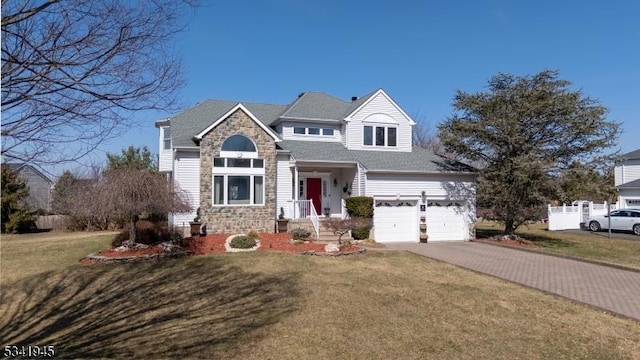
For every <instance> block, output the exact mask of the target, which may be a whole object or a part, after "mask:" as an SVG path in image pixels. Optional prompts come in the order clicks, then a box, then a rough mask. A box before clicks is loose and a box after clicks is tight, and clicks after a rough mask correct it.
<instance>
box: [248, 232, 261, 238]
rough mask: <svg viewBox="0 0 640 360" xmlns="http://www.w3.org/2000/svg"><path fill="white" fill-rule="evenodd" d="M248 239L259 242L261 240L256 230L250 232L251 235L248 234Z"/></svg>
mask: <svg viewBox="0 0 640 360" xmlns="http://www.w3.org/2000/svg"><path fill="white" fill-rule="evenodd" d="M247 237H249V238H250V239H253V240H258V239H259V238H260V236H259V235H258V232H257V231H255V230H251V231H249V233H248V234H247Z"/></svg>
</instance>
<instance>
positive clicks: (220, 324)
mask: <svg viewBox="0 0 640 360" xmlns="http://www.w3.org/2000/svg"><path fill="white" fill-rule="evenodd" d="M298 296H299V291H298V277H297V276H295V275H283V276H267V275H262V274H252V273H246V272H244V271H242V270H241V269H239V268H238V267H232V266H229V265H226V264H225V262H224V261H223V260H217V259H212V258H207V259H197V260H193V259H190V260H173V261H164V262H158V263H139V264H134V265H120V266H89V267H73V268H69V269H67V270H65V271H57V272H48V273H43V274H39V275H37V276H32V277H29V278H26V279H23V280H20V281H17V282H15V283H12V284H6V285H5V286H3V291H2V294H0V303H1V304H3V305H2V309H1V310H0V339H3V344H5V345H7V344H12V345H19V344H22V345H45V344H46V345H49V344H51V345H54V346H55V348H56V355H57V356H61V357H64V358H78V357H80V358H96V357H118V358H121V357H149V358H159V357H169V358H178V357H180V358H182V357H208V358H211V357H213V358H215V357H216V356H215V354H216V353H217V351H218V350H220V351H223V352H224V351H225V350H228V348H229V347H232V346H233V345H234V344H236V345H237V341H239V340H237V339H236V338H237V337H238V338H239V337H241V336H243V335H246V334H247V333H248V332H250V331H251V330H254V329H257V328H260V327H263V326H266V325H269V324H273V323H275V322H277V321H278V320H279V319H281V318H282V317H284V316H286V315H287V313H289V312H291V311H292V310H294V309H295V308H296V301H295V300H296V298H297V297H298ZM245 342H246V340H245Z"/></svg>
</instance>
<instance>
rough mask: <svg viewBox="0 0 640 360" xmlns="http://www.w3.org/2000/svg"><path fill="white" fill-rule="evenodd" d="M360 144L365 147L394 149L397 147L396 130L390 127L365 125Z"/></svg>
mask: <svg viewBox="0 0 640 360" xmlns="http://www.w3.org/2000/svg"><path fill="white" fill-rule="evenodd" d="M362 143H363V144H364V145H365V146H374V144H375V146H379V147H396V146H397V145H398V128H397V127H391V126H380V125H378V126H373V125H365V126H364V127H363V134H362Z"/></svg>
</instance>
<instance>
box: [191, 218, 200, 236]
mask: <svg viewBox="0 0 640 360" xmlns="http://www.w3.org/2000/svg"><path fill="white" fill-rule="evenodd" d="M189 226H191V231H190V232H189V233H190V234H191V236H192V237H196V236H198V235H199V234H200V227H201V226H202V223H200V222H190V223H189Z"/></svg>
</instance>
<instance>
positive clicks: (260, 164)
mask: <svg viewBox="0 0 640 360" xmlns="http://www.w3.org/2000/svg"><path fill="white" fill-rule="evenodd" d="M264 166H265V164H264V159H262V158H260V157H258V152H257V150H256V145H255V144H254V143H253V141H251V139H249V138H248V137H246V136H244V135H232V136H230V137H228V138H227V139H226V140H225V141H224V142H223V143H222V147H221V149H220V156H217V157H214V158H213V205H214V206H216V205H220V206H223V205H235V206H256V205H258V206H264V204H265V201H264V194H265V186H264V180H265V171H264Z"/></svg>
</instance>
